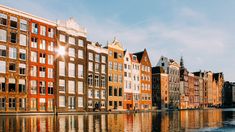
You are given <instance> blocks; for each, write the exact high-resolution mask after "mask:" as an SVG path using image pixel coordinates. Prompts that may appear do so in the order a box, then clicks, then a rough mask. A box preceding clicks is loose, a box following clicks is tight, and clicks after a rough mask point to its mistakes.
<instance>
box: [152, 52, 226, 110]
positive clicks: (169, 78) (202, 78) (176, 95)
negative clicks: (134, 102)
mask: <svg viewBox="0 0 235 132" xmlns="http://www.w3.org/2000/svg"><path fill="white" fill-rule="evenodd" d="M152 80H153V81H152V83H153V84H152V86H153V89H152V91H153V98H152V99H153V102H152V103H153V107H155V108H161V109H175V108H177V109H195V108H207V107H221V106H222V89H223V84H224V75H223V73H213V72H211V71H204V72H202V71H198V72H189V71H188V70H187V68H186V67H185V66H184V62H183V58H181V60H180V64H178V63H177V62H176V61H175V60H173V59H168V58H167V57H164V56H162V57H161V58H160V60H159V62H158V64H157V66H155V67H153V68H152Z"/></svg>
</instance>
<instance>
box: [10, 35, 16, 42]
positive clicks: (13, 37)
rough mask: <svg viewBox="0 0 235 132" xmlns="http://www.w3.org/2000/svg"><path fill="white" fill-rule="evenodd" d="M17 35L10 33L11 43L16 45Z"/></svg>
mask: <svg viewBox="0 0 235 132" xmlns="http://www.w3.org/2000/svg"><path fill="white" fill-rule="evenodd" d="M16 36H17V34H16V33H11V43H16V38H17V37H16Z"/></svg>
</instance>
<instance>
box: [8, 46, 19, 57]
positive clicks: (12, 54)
mask: <svg viewBox="0 0 235 132" xmlns="http://www.w3.org/2000/svg"><path fill="white" fill-rule="evenodd" d="M16 57H17V51H16V48H12V47H9V58H11V59H16Z"/></svg>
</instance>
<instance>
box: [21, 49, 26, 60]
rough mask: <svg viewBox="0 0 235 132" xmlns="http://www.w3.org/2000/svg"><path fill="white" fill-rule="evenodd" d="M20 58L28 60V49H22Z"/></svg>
mask: <svg viewBox="0 0 235 132" xmlns="http://www.w3.org/2000/svg"><path fill="white" fill-rule="evenodd" d="M20 59H21V60H26V50H24V49H20Z"/></svg>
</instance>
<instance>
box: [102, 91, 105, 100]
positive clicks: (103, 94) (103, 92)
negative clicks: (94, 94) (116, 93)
mask: <svg viewBox="0 0 235 132" xmlns="http://www.w3.org/2000/svg"><path fill="white" fill-rule="evenodd" d="M105 96H106V92H105V90H102V91H101V98H102V99H105Z"/></svg>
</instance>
